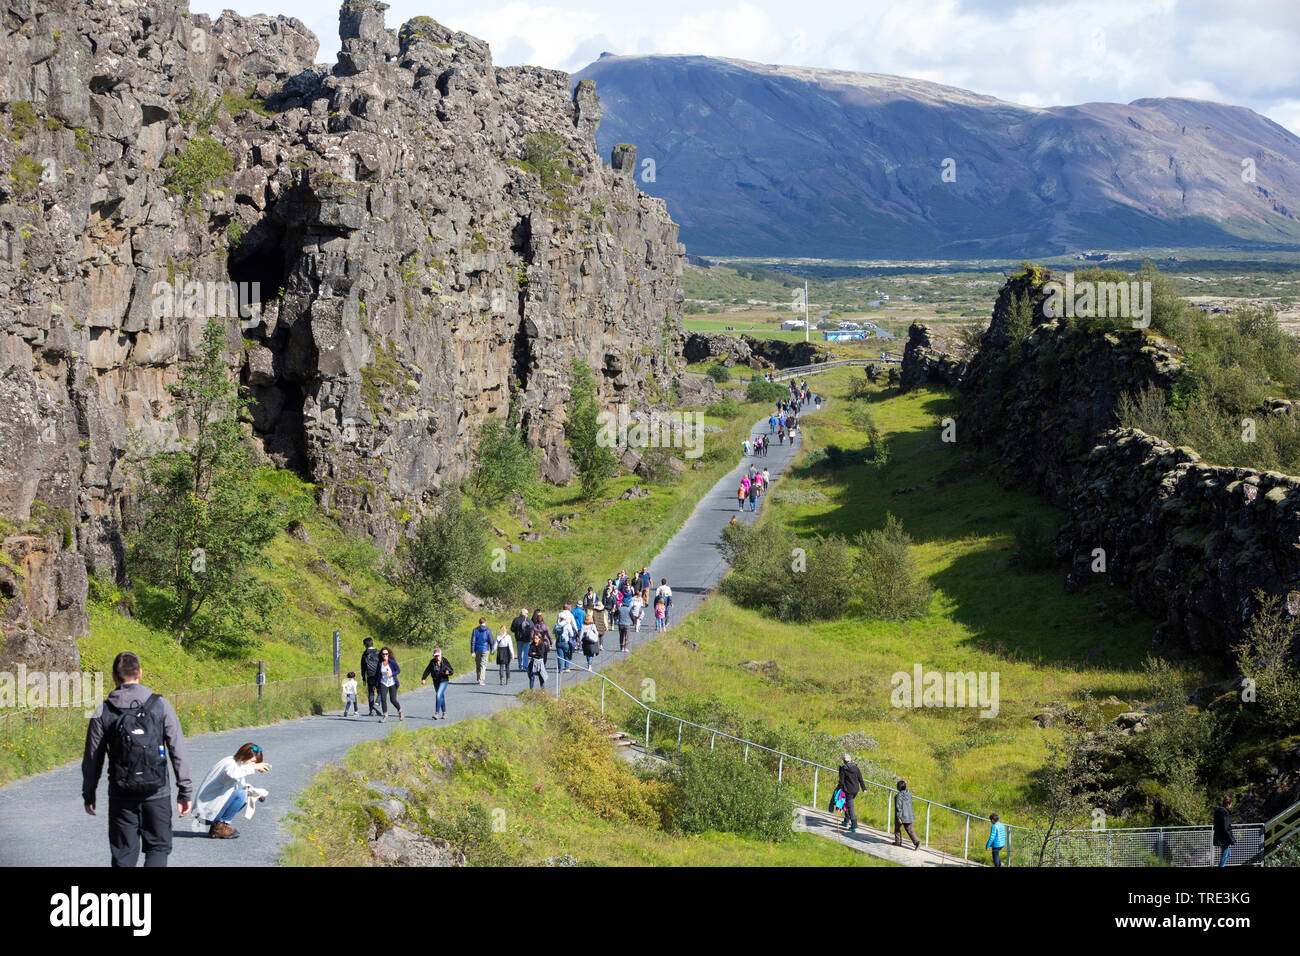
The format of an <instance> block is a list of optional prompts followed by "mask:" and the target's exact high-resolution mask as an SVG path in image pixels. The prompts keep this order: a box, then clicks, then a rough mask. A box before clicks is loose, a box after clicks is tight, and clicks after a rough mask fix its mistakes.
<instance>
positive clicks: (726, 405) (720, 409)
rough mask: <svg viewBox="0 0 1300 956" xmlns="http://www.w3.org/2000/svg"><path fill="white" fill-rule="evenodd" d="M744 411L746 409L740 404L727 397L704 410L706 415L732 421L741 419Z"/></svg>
mask: <svg viewBox="0 0 1300 956" xmlns="http://www.w3.org/2000/svg"><path fill="white" fill-rule="evenodd" d="M743 411H744V409H743V408H742V407H741V405H740V402H738V401H736V400H735V399H734V398H731V397H730V396H727V397H726V398H721V399H719V400H718V401H716V402H714V403H713V404H712V405H710V406H708V407H707V408H706V409H704V414H706V415H712V416H713V417H714V418H725V419H728V420H730V419H733V418H739V417H740V415H741V413H742V412H743Z"/></svg>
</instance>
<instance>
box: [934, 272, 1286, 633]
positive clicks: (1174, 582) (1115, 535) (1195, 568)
mask: <svg viewBox="0 0 1300 956" xmlns="http://www.w3.org/2000/svg"><path fill="white" fill-rule="evenodd" d="M1049 277H1050V276H1049V274H1047V273H1045V272H1041V273H1039V274H1038V275H1037V277H1035V276H1032V275H1022V276H1017V277H1015V278H1014V279H1013V280H1011V281H1010V282H1009V283H1008V284H1007V286H1005V287H1004V288H1003V291H1002V294H1001V295H1000V296H999V298H998V303H997V305H996V306H995V308H994V313H993V321H992V323H991V324H990V327H989V330H988V331H987V332H986V333H985V335H984V338H983V340H982V343H981V347H980V350H979V352H978V353H977V354H976V355H975V357H974V358H973V359H972V361H971V363H970V368H969V369H968V371H967V373H966V375H965V376H964V377H963V379H962V383H961V388H962V391H963V393H964V395H963V405H962V410H961V414H960V416H959V424H958V430H957V434H958V440H959V441H966V440H970V441H972V442H973V443H974V444H975V445H976V447H978V448H980V449H981V450H982V451H984V452H986V453H988V454H989V455H990V456H991V461H992V463H993V467H994V468H995V469H996V471H997V472H998V473H999V474H1000V476H1001V477H1002V478H1003V479H1004V480H1006V481H1008V482H1010V483H1018V484H1024V485H1028V486H1030V487H1032V488H1035V489H1036V490H1038V491H1040V492H1042V493H1043V494H1044V495H1046V496H1047V497H1048V498H1050V499H1051V500H1052V501H1054V502H1055V503H1057V504H1058V505H1059V506H1060V507H1062V508H1064V509H1065V510H1066V511H1067V512H1068V514H1069V520H1068V522H1067V523H1066V525H1065V526H1064V528H1062V530H1061V532H1060V534H1059V535H1058V537H1057V556H1058V558H1061V559H1063V560H1065V561H1067V562H1069V564H1070V571H1069V574H1068V576H1067V579H1066V584H1067V587H1069V588H1072V589H1077V588H1081V587H1084V586H1086V585H1087V584H1088V583H1090V582H1092V581H1096V580H1099V579H1100V580H1105V581H1106V582H1107V583H1108V584H1110V585H1112V586H1122V587H1124V588H1126V589H1127V590H1128V591H1129V592H1130V593H1131V595H1132V598H1133V600H1134V601H1135V603H1136V604H1137V606H1138V607H1139V608H1141V610H1142V611H1143V612H1145V613H1147V614H1149V615H1151V616H1152V617H1155V618H1156V619H1157V620H1159V621H1160V622H1161V623H1160V624H1159V625H1158V627H1157V628H1156V633H1155V641H1156V643H1157V644H1161V645H1166V646H1173V647H1176V648H1192V649H1195V650H1199V651H1205V652H1211V653H1217V654H1221V655H1224V656H1228V655H1230V652H1231V648H1232V646H1233V645H1234V644H1235V643H1237V641H1238V640H1239V639H1240V636H1241V633H1242V627H1243V625H1244V624H1245V623H1246V621H1247V620H1248V619H1249V618H1250V617H1251V615H1252V614H1253V613H1254V612H1255V610H1257V608H1258V602H1257V600H1256V597H1255V594H1256V591H1257V590H1263V591H1264V592H1265V593H1267V594H1286V595H1291V594H1292V593H1293V592H1297V591H1298V590H1300V553H1298V552H1297V551H1296V548H1295V547H1294V545H1293V543H1294V542H1296V541H1298V540H1300V490H1298V489H1300V479H1297V478H1293V477H1290V476H1287V475H1281V474H1277V473H1273V472H1260V471H1256V470H1253V469H1249V468H1230V467H1219V466H1215V465H1210V464H1207V463H1205V462H1203V461H1202V460H1201V459H1200V457H1199V456H1198V455H1197V454H1196V452H1195V451H1194V450H1192V449H1190V448H1174V447H1172V446H1170V445H1169V444H1168V443H1166V442H1164V441H1162V440H1161V439H1159V438H1155V437H1152V436H1150V435H1147V434H1145V433H1143V432H1140V431H1137V430H1134V429H1127V428H1117V427H1115V425H1116V415H1115V409H1116V403H1117V402H1118V400H1119V398H1120V396H1121V395H1124V394H1125V393H1130V394H1136V393H1137V392H1139V391H1141V390H1143V389H1145V388H1156V389H1159V390H1162V391H1165V392H1168V391H1169V390H1170V389H1171V388H1172V387H1173V383H1174V379H1175V377H1176V376H1177V374H1178V371H1179V369H1180V368H1181V367H1182V357H1181V354H1180V353H1179V351H1178V350H1177V349H1176V348H1175V347H1174V346H1173V345H1172V344H1170V343H1168V342H1165V341H1162V340H1160V339H1159V338H1158V337H1156V336H1154V335H1151V334H1150V333H1147V332H1143V331H1140V330H1124V331H1119V332H1115V331H1104V332H1103V331H1093V332H1089V331H1083V330H1080V329H1078V328H1073V327H1071V326H1068V325H1065V324H1064V323H1061V322H1058V321H1056V320H1053V319H1049V318H1047V317H1045V316H1044V315H1043V312H1042V307H1041V306H1042V301H1043V297H1042V295H1041V288H1042V283H1043V282H1045V281H1047V279H1048V278H1049ZM1017 301H1018V302H1020V303H1028V307H1027V310H1028V312H1029V313H1031V314H1030V315H1026V314H1025V313H1023V312H1022V314H1021V316H1020V320H1021V321H1024V319H1025V318H1028V320H1029V328H1028V329H1023V328H1022V329H1021V330H1020V333H1019V334H1018V333H1017V331H1016V329H1015V321H1014V319H1013V315H1014V313H1015V311H1016V309H1015V303H1016V302H1017ZM1283 413H1285V410H1283ZM962 435H965V436H967V438H962V437H961V436H962ZM1099 576H1100V577H1099ZM1294 602H1295V606H1296V607H1298V608H1300V594H1296V595H1295V598H1294Z"/></svg>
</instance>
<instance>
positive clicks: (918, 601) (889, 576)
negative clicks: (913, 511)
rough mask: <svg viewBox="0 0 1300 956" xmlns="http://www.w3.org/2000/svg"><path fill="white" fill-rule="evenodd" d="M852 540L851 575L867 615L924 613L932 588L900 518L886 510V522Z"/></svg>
mask: <svg viewBox="0 0 1300 956" xmlns="http://www.w3.org/2000/svg"><path fill="white" fill-rule="evenodd" d="M854 544H856V546H857V548H858V555H857V559H856V560H855V562H854V577H855V579H856V580H857V581H858V582H859V585H858V586H859V588H860V589H861V591H860V593H861V597H862V605H863V610H864V611H865V612H866V613H867V614H868V615H870V616H871V617H878V618H884V619H886V620H906V619H907V618H912V617H920V616H921V615H923V614H925V612H926V611H927V610H928V609H929V607H930V597H931V595H932V594H933V591H932V590H931V588H930V585H929V583H928V582H927V581H926V580H925V578H924V577H922V575H921V571H920V569H919V568H918V567H917V564H916V558H915V557H913V555H912V539H911V538H909V537H908V536H907V533H906V532H904V531H903V523H902V522H901V521H899V520H898V519H897V518H895V517H894V516H893V515H892V514H889V513H888V512H886V514H885V526H884V527H883V528H879V529H877V530H875V531H867V532H863V533H861V534H859V535H858V537H857V540H856V541H855V542H854Z"/></svg>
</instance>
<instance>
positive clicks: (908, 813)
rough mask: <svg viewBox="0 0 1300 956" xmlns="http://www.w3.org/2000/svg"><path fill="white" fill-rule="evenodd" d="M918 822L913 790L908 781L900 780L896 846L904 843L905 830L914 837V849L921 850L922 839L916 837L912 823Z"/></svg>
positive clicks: (896, 806) (895, 803) (895, 820)
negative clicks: (908, 787)
mask: <svg viewBox="0 0 1300 956" xmlns="http://www.w3.org/2000/svg"><path fill="white" fill-rule="evenodd" d="M915 822H916V810H915V809H914V808H913V807H912V791H911V790H908V789H907V781H906V780H900V781H898V797H897V798H896V799H895V800H894V846H902V845H903V830H907V835H908V836H909V837H911V838H912V849H913V850H919V849H920V848H921V841H920V840H918V839H917V838H916V831H915V830H913V829H912V824H913V823H915Z"/></svg>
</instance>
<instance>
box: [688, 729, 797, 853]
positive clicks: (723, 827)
mask: <svg viewBox="0 0 1300 956" xmlns="http://www.w3.org/2000/svg"><path fill="white" fill-rule="evenodd" d="M674 770H675V772H674V773H672V774H671V775H670V776H669V780H670V781H671V782H672V784H673V789H672V791H671V793H670V794H669V796H668V801H667V808H666V809H667V817H668V820H667V822H668V827H669V828H670V829H672V830H674V831H676V832H678V833H708V832H718V833H738V834H740V835H742V836H749V837H755V838H757V839H760V840H768V841H770V842H773V843H776V842H780V841H782V840H785V839H788V838H789V836H790V834H791V828H790V819H791V812H792V810H793V807H794V801H793V800H792V799H791V797H790V796H789V793H788V791H787V788H786V787H785V786H784V785H783V784H779V783H777V780H776V776H775V775H774V774H772V773H771V772H769V770H768V769H767V768H766V767H765V766H763V765H762V764H761V763H759V762H758V761H752V762H746V761H745V759H744V757H743V755H742V754H741V752H740V750H738V749H737V748H736V747H731V746H723V747H720V748H718V749H716V750H705V749H699V750H694V749H693V750H688V751H686V752H685V753H683V754H682V758H681V760H680V762H679V764H678V766H677V767H676V768H674Z"/></svg>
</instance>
